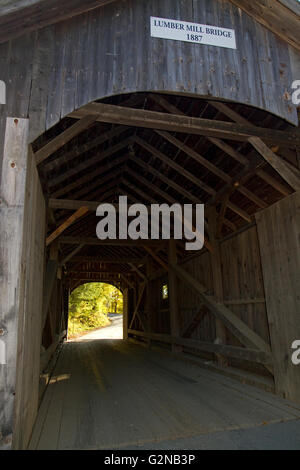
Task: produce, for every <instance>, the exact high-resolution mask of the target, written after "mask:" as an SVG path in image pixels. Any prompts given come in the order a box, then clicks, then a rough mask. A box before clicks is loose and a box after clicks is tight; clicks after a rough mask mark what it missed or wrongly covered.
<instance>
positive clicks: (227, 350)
mask: <svg viewBox="0 0 300 470" xmlns="http://www.w3.org/2000/svg"><path fill="white" fill-rule="evenodd" d="M128 333H129V334H131V335H133V336H139V337H144V338H149V339H151V340H153V341H159V342H162V343H168V344H172V345H180V346H183V347H185V348H191V349H197V350H198V351H205V352H210V353H215V354H221V355H222V356H226V357H232V358H236V359H242V360H245V361H251V362H256V363H259V364H264V365H271V364H272V362H273V358H272V355H271V354H270V353H267V352H264V351H257V350H255V349H249V348H247V349H246V348H240V347H237V346H229V345H227V344H226V345H224V344H215V343H209V342H206V341H200V340H192V339H189V338H180V337H174V336H171V335H164V334H159V333H148V332H143V331H136V330H131V329H129V330H128Z"/></svg>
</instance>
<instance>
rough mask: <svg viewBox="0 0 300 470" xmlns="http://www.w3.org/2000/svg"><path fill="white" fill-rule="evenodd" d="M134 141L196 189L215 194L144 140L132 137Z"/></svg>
mask: <svg viewBox="0 0 300 470" xmlns="http://www.w3.org/2000/svg"><path fill="white" fill-rule="evenodd" d="M134 141H135V142H136V143H137V144H138V145H140V146H141V147H142V148H143V149H145V150H147V151H148V152H149V153H150V154H151V155H153V156H154V157H157V158H159V159H160V160H161V161H162V162H164V163H166V164H167V165H168V166H169V167H170V168H173V170H175V171H177V172H178V173H179V174H180V175H182V176H184V177H185V178H186V179H188V180H189V181H192V183H194V184H195V185H196V186H197V187H198V188H200V189H202V190H203V191H205V192H206V193H208V194H210V195H212V196H214V195H215V194H216V191H215V190H214V189H212V188H210V187H209V186H208V185H207V184H205V183H203V182H202V181H201V180H199V178H197V177H196V176H195V175H194V174H192V173H190V172H189V171H188V170H186V169H185V168H183V167H182V166H181V165H179V164H178V163H176V162H174V160H172V159H171V158H169V157H168V156H167V155H165V154H164V153H162V152H161V151H160V150H158V149H156V148H155V147H153V146H152V145H150V144H148V142H146V141H145V140H143V139H141V138H140V137H138V136H135V137H134Z"/></svg>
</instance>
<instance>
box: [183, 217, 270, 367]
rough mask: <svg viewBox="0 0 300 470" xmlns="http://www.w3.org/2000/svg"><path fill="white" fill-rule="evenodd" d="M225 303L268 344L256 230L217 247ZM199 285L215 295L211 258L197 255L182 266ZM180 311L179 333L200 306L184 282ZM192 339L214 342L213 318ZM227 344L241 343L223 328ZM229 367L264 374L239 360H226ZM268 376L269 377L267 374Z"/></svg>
mask: <svg viewBox="0 0 300 470" xmlns="http://www.w3.org/2000/svg"><path fill="white" fill-rule="evenodd" d="M220 251H221V264H222V267H221V269H222V279H223V298H224V303H225V304H226V302H228V304H227V305H228V307H229V308H230V309H231V310H232V311H233V312H234V313H236V315H237V316H238V317H239V318H241V319H242V320H243V321H244V322H245V323H246V324H247V325H248V326H249V327H250V328H251V329H253V330H254V331H255V332H256V333H257V334H259V335H260V336H261V337H262V338H263V339H265V340H266V341H267V342H268V343H269V342H270V338H269V328H268V319H267V313H266V306H265V300H264V284H263V277H262V269H261V260H260V252H259V245H258V237H257V230H256V227H255V226H254V227H251V228H250V229H248V230H245V231H244V232H242V233H240V234H238V235H235V236H233V237H231V238H229V239H227V240H225V241H223V242H222V243H221V245H220ZM184 268H185V269H186V270H187V271H189V272H190V273H191V274H192V275H193V276H194V277H195V278H196V279H197V280H199V282H201V283H202V284H204V285H205V286H207V288H208V293H210V294H214V288H213V279H212V269H211V255H210V254H209V253H208V252H204V253H203V254H200V255H199V256H198V257H195V258H193V259H192V260H190V261H188V262H187V263H185V264H184ZM179 289H180V296H179V297H180V299H181V305H180V311H181V327H182V330H184V329H185V327H186V326H187V325H188V324H189V322H190V321H191V319H192V318H193V316H194V315H195V314H196V312H197V310H198V309H199V306H200V298H199V296H197V295H196V294H195V293H194V292H193V291H192V290H191V289H189V288H188V286H187V285H186V284H184V283H180V287H179ZM191 338H192V339H199V340H202V341H209V342H213V341H214V340H215V338H216V332H215V319H214V317H213V316H212V315H211V314H209V313H208V314H207V315H206V316H205V317H203V319H202V320H201V322H200V324H199V326H198V327H197V328H196V329H195V330H194V332H193V334H192V336H191ZM226 343H227V344H229V345H233V346H241V344H240V342H239V341H238V340H237V339H236V338H235V337H234V336H233V335H232V334H231V333H230V332H229V331H228V330H227V329H226ZM228 363H229V365H232V366H237V367H239V368H241V369H246V370H252V371H255V372H258V373H261V374H267V372H266V371H265V369H264V368H263V367H260V366H258V365H256V364H252V363H247V364H245V363H244V362H242V361H238V360H234V361H233V360H229V361H228ZM267 375H268V374H267Z"/></svg>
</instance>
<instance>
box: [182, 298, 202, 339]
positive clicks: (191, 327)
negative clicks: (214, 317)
mask: <svg viewBox="0 0 300 470" xmlns="http://www.w3.org/2000/svg"><path fill="white" fill-rule="evenodd" d="M208 313H209V310H208V308H207V307H205V306H204V305H201V307H200V308H199V309H198V310H197V312H196V313H195V315H194V316H193V317H192V319H191V320H190V321H189V323H188V325H187V326H186V327H185V328H184V330H183V333H182V337H183V338H190V337H191V336H192V334H193V332H194V331H195V329H196V328H197V326H198V325H199V323H200V322H201V320H202V319H203V318H204V317H205V316H206V315H207V314H208Z"/></svg>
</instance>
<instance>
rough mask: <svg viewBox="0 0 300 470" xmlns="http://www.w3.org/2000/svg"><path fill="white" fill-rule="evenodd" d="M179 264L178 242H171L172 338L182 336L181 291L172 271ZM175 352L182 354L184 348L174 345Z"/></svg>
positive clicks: (170, 297)
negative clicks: (180, 315) (174, 265)
mask: <svg viewBox="0 0 300 470" xmlns="http://www.w3.org/2000/svg"><path fill="white" fill-rule="evenodd" d="M173 264H177V250H176V241H175V240H174V239H171V240H169V244H168V268H169V269H168V295H169V309H170V330H171V336H176V337H178V336H180V317H179V291H178V287H179V286H178V282H177V276H176V272H174V270H173V269H172V265H173ZM172 351H173V352H181V351H182V348H181V347H180V346H178V345H176V344H172Z"/></svg>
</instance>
